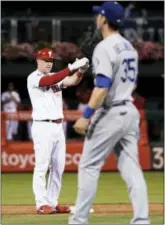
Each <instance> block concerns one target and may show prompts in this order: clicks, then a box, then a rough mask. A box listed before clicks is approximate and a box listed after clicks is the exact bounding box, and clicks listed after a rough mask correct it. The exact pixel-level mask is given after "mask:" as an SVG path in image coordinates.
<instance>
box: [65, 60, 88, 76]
mask: <svg viewBox="0 0 165 225" xmlns="http://www.w3.org/2000/svg"><path fill="white" fill-rule="evenodd" d="M87 64H89V59H87V58H86V57H84V58H82V59H78V60H76V61H75V62H74V63H72V64H69V65H68V67H69V69H70V71H71V72H72V71H74V70H78V69H80V68H82V67H84V66H86V65H87Z"/></svg>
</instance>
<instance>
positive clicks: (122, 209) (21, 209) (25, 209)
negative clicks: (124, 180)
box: [1, 203, 164, 215]
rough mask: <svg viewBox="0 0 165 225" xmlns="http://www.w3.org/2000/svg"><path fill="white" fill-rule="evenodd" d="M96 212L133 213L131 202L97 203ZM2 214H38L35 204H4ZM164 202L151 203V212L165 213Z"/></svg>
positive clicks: (94, 206)
mask: <svg viewBox="0 0 165 225" xmlns="http://www.w3.org/2000/svg"><path fill="white" fill-rule="evenodd" d="M93 208H94V212H95V213H99V214H104V213H105V214H115V213H131V212H132V207H131V205H130V204H96V205H93ZM1 211H2V215H25V214H26V215H32V214H36V211H35V206H34V205H2V207H1ZM163 211H164V209H163V204H156V203H155V204H150V214H159V215H163Z"/></svg>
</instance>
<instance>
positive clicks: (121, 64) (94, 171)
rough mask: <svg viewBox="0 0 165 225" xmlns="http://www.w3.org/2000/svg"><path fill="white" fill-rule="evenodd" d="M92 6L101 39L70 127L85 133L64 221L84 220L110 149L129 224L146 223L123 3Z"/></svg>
mask: <svg viewBox="0 0 165 225" xmlns="http://www.w3.org/2000/svg"><path fill="white" fill-rule="evenodd" d="M93 10H94V11H95V12H96V13H97V17H96V24H97V29H99V30H100V31H101V34H102V37H103V40H102V41H101V42H100V43H99V44H98V45H97V46H96V48H95V50H94V53H93V62H92V63H93V72H94V75H95V88H94V89H93V92H92V94H91V97H90V100H89V103H88V107H87V108H86V110H85V112H84V114H83V116H82V117H81V118H80V119H78V120H77V122H76V123H75V125H74V128H75V130H76V131H77V132H78V133H79V134H86V137H85V143H84V148H83V153H82V157H81V160H80V164H79V172H78V195H77V199H76V206H75V207H76V210H75V213H74V214H73V215H72V216H70V218H69V224H87V223H88V215H89V209H90V207H91V205H92V201H93V199H94V197H95V194H96V190H97V183H98V179H99V175H100V170H101V168H102V166H103V164H104V162H105V160H106V158H107V157H108V156H109V154H110V153H111V152H112V151H114V152H115V154H116V157H117V165H118V169H119V171H120V175H121V177H122V179H123V180H124V181H125V183H126V185H127V188H128V192H129V197H130V200H131V203H132V206H133V211H134V214H133V218H132V220H131V223H132V224H149V214H148V199H147V187H146V183H145V180H144V177H143V173H142V170H141V167H140V165H139V160H138V136H139V113H138V111H137V109H136V107H135V106H134V105H133V103H132V101H133V99H132V96H131V95H132V91H133V90H134V86H135V83H136V80H137V74H138V55H137V52H136V50H135V49H134V48H133V46H132V44H131V43H130V42H129V41H127V40H126V39H125V38H123V37H122V36H121V35H120V34H119V27H120V24H121V22H122V18H123V15H124V9H123V7H122V6H121V5H120V4H119V3H117V2H111V1H110V2H105V3H103V4H102V5H101V6H94V7H93ZM94 112H95V113H94ZM93 113H94V115H93V117H92V119H91V121H90V118H91V116H92V114H93ZM89 121H90V122H91V123H90V125H89ZM88 125H89V127H88ZM87 128H88V129H87ZM109 182H111V181H109ZM110 194H111V193H110ZM112 194H113V193H112ZM107 222H108V223H110V222H111V221H107Z"/></svg>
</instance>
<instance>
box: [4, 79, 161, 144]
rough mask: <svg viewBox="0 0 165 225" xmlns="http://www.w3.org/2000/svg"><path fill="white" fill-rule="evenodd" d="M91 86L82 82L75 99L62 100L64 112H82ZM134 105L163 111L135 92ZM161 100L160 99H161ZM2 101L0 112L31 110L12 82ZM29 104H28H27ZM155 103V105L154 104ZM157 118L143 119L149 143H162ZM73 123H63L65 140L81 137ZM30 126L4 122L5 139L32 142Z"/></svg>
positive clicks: (159, 106) (30, 123) (23, 123)
mask: <svg viewBox="0 0 165 225" xmlns="http://www.w3.org/2000/svg"><path fill="white" fill-rule="evenodd" d="M92 88H93V85H92V83H89V82H87V81H86V80H84V81H83V82H81V84H80V85H79V86H78V87H77V88H76V90H75V98H74V99H68V98H64V99H63V108H64V110H69V109H72V110H80V111H82V112H83V111H84V110H85V108H86V106H87V103H88V100H89V97H90V95H91V92H92ZM133 98H134V104H135V105H136V107H137V109H138V110H145V111H146V112H147V110H148V111H149V112H151V111H152V112H153V111H154V110H156V111H157V112H160V110H161V112H162V111H163V108H164V105H163V101H160V102H158V101H150V102H149V101H148V102H147V100H146V99H145V98H144V97H142V96H140V95H139V94H138V93H137V92H136V91H135V92H134V93H133ZM161 100H162V99H161ZM1 101H2V110H3V111H4V112H17V111H18V110H30V111H31V110H32V108H31V104H28V105H26V106H25V105H24V104H23V103H22V99H21V94H20V93H19V92H18V90H16V89H15V87H14V84H13V83H12V82H9V83H8V87H7V89H6V91H4V92H3V93H2V96H1ZM29 103H30V102H29ZM155 103H157V104H155ZM157 117H158V118H157V119H156V120H155V117H154V116H153V115H151V116H150V117H148V116H147V113H146V118H145V120H146V121H145V123H146V124H147V125H146V128H145V129H147V133H148V134H147V135H148V136H149V140H150V141H153V142H154V141H156V142H157V141H158V142H161V141H164V119H163V117H162V116H157ZM73 124H74V122H67V121H64V122H63V129H64V131H65V135H66V138H67V139H81V138H82V137H81V136H79V135H78V134H77V133H75V131H74V129H73V128H72V126H73ZM31 125H32V121H15V120H10V121H6V137H7V140H9V141H10V140H23V141H24V140H29V141H30V140H32V136H31Z"/></svg>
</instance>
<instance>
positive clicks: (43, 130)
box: [32, 121, 66, 208]
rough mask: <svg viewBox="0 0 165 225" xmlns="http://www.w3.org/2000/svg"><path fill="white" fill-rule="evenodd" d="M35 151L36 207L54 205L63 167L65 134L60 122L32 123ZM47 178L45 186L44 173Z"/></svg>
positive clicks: (34, 181)
mask: <svg viewBox="0 0 165 225" xmlns="http://www.w3.org/2000/svg"><path fill="white" fill-rule="evenodd" d="M32 138H33V143H34V152H35V168H34V174H33V192H34V195H35V201H36V208H39V207H40V206H42V205H50V206H53V207H56V205H57V204H58V197H59V194H60V190H61V183H62V175H63V171H64V168H65V154H66V145H65V136H64V131H63V127H62V123H60V124H56V123H52V122H41V121H39V122H37V121H34V122H33V124H32ZM48 169H49V178H48V183H47V187H46V173H47V171H48Z"/></svg>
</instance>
